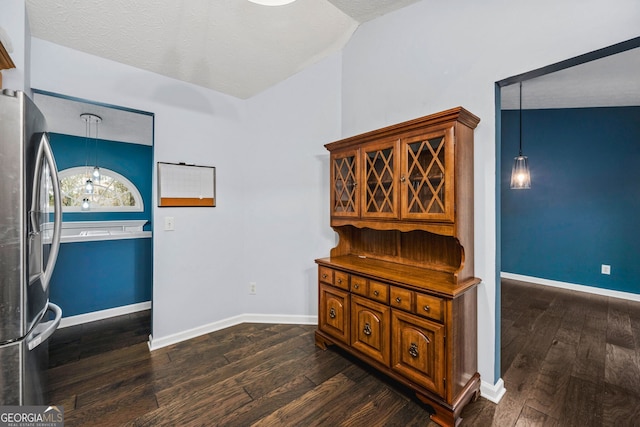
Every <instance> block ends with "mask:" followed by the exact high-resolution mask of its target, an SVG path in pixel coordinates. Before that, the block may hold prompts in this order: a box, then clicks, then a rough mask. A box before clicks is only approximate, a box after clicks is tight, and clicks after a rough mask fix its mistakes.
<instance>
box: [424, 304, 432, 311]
mask: <svg viewBox="0 0 640 427" xmlns="http://www.w3.org/2000/svg"><path fill="white" fill-rule="evenodd" d="M423 308H424V311H426V312H427V313H428V312H429V311H430V310H431V307H429V306H428V305H425V306H424V307H423Z"/></svg>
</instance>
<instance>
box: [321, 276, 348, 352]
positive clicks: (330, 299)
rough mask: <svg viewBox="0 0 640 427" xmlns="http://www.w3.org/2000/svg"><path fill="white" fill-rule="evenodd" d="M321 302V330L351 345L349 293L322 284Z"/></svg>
mask: <svg viewBox="0 0 640 427" xmlns="http://www.w3.org/2000/svg"><path fill="white" fill-rule="evenodd" d="M319 302H320V308H319V310H318V311H319V312H318V315H319V317H320V318H319V319H318V327H319V328H320V330H322V331H324V332H326V333H327V334H329V335H331V336H333V337H335V338H337V339H339V340H340V341H342V342H344V343H345V344H349V293H348V292H345V291H342V290H340V289H336V288H334V287H332V286H327V285H325V284H324V283H321V284H320V301H319Z"/></svg>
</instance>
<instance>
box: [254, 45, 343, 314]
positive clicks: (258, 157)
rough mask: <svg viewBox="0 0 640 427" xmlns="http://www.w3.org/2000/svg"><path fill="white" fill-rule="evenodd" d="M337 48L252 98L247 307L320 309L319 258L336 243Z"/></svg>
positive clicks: (311, 311) (277, 310) (293, 311)
mask: <svg viewBox="0 0 640 427" xmlns="http://www.w3.org/2000/svg"><path fill="white" fill-rule="evenodd" d="M340 70H341V60H340V55H339V54H335V55H332V56H331V57H329V58H327V59H325V60H323V61H321V62H320V63H318V64H315V65H314V66H312V67H310V68H308V69H306V70H304V71H303V72H301V73H298V74H296V75H294V76H293V77H291V78H289V79H287V80H286V81H284V82H282V83H280V84H278V85H276V86H274V87H272V88H270V89H268V90H266V91H264V92H263V93H261V94H259V95H257V96H255V97H253V98H251V99H249V100H248V112H247V117H248V127H249V139H248V140H247V141H246V142H245V143H244V144H243V145H244V146H245V148H244V149H243V151H242V156H243V157H244V159H246V162H247V167H246V169H245V172H244V174H243V179H244V180H245V196H246V198H247V212H246V213H245V220H244V232H245V233H244V245H245V250H244V254H245V256H244V264H245V265H244V269H243V278H244V284H243V286H244V287H243V292H244V294H245V295H246V294H247V287H248V283H249V282H256V283H257V293H256V295H252V296H249V297H248V298H245V299H244V301H245V304H244V312H245V313H278V314H285V315H306V316H309V315H312V316H316V315H317V311H318V283H317V281H318V275H317V268H316V264H315V263H314V259H316V258H320V257H325V256H328V254H329V249H330V248H331V247H333V246H335V233H334V232H333V230H332V229H331V228H330V227H329V188H328V186H329V152H328V151H326V149H325V148H324V144H326V143H328V142H331V141H333V140H336V139H338V138H339V137H340V102H341V99H340Z"/></svg>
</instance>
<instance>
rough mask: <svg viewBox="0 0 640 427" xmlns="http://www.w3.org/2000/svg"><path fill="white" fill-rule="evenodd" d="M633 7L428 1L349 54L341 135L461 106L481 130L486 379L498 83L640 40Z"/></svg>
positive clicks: (479, 219)
mask: <svg viewBox="0 0 640 427" xmlns="http://www.w3.org/2000/svg"><path fill="white" fill-rule="evenodd" d="M638 22H640V2H638V1H636V0H616V1H614V2H611V1H608V0H586V1H584V0H565V1H562V2H558V1H555V0H542V1H537V2H521V1H519V2H513V1H511V2H510V1H504V0H486V1H482V2H478V1H473V0H462V1H457V2H432V1H426V0H425V1H422V2H419V3H416V4H414V5H411V6H409V7H407V8H404V9H401V10H399V11H396V12H394V13H392V14H390V15H387V16H384V17H382V18H379V19H377V20H374V21H371V22H369V23H366V24H365V25H363V26H361V27H360V28H359V29H358V31H357V32H356V33H355V35H354V36H353V38H352V39H351V40H350V42H349V43H348V45H347V46H346V47H345V49H344V50H343V52H344V55H343V81H342V91H343V104H342V110H343V114H342V129H343V130H342V132H343V135H344V136H349V135H353V134H357V133H360V132H363V131H368V130H371V129H375V128H379V127H381V126H385V125H389V124H392V123H396V122H400V121H403V120H408V119H412V118H415V117H419V116H423V115H426V114H430V113H434V112H437V111H441V110H444V109H448V108H451V107H455V106H458V105H462V106H464V107H465V108H467V109H468V110H469V111H471V112H472V113H474V114H476V115H477V116H479V117H480V118H481V122H480V124H479V125H478V127H477V129H476V132H475V261H476V263H475V266H476V270H475V272H476V276H478V277H480V278H482V279H483V283H482V284H481V286H480V292H479V301H478V307H479V319H478V321H479V324H478V332H479V336H478V338H479V345H478V353H479V361H478V362H479V371H480V374H481V375H482V377H483V381H488V382H489V383H491V382H492V381H494V379H495V380H497V379H498V377H499V376H500V372H497V369H495V364H496V360H495V356H494V346H495V343H496V337H495V331H496V316H495V311H496V302H495V300H496V280H498V278H497V277H496V273H495V272H496V256H495V253H496V246H495V245H496V237H495V233H496V209H495V203H496V200H495V194H496V190H495V173H496V172H495V106H494V83H495V82H496V81H498V80H501V79H503V78H506V77H509V76H512V75H516V74H520V73H523V72H526V71H530V70H532V69H536V68H539V67H542V66H545V65H549V64H552V63H555V62H558V61H561V60H564V59H568V58H571V57H573V56H577V55H580V54H583V53H587V52H590V51H593V50H596V49H599V48H602V47H606V46H609V45H612V44H615V43H618V42H621V41H624V40H628V39H631V38H634V37H637V36H638V35H639V34H640V30H639V27H638Z"/></svg>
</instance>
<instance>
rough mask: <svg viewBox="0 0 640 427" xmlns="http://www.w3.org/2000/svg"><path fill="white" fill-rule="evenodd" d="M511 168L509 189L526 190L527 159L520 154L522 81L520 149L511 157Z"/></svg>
mask: <svg viewBox="0 0 640 427" xmlns="http://www.w3.org/2000/svg"><path fill="white" fill-rule="evenodd" d="M513 160H514V161H513V168H512V169H511V189H512V190H528V189H530V188H531V173H530V172H529V159H528V158H527V156H523V155H522V82H520V151H519V154H518V157H515V158H514V159H513Z"/></svg>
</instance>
